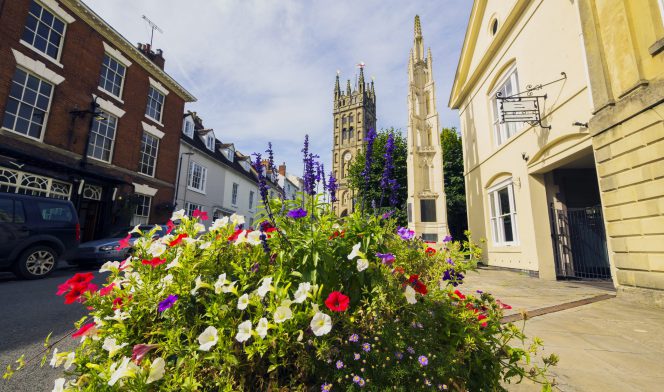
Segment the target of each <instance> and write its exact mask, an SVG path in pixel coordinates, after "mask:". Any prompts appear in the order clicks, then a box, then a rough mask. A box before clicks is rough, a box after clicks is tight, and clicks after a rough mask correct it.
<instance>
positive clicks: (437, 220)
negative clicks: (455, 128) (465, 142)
mask: <svg viewBox="0 0 664 392" xmlns="http://www.w3.org/2000/svg"><path fill="white" fill-rule="evenodd" d="M408 81H409V87H408V158H407V166H408V205H407V208H408V211H407V212H408V228H410V229H411V230H414V231H415V234H416V235H417V236H421V237H422V239H423V240H425V241H436V242H439V241H442V240H443V238H444V237H445V236H446V235H447V234H448V232H449V231H448V228H447V210H446V202H445V185H444V184H443V151H442V148H441V146H440V126H439V124H438V112H437V111H436V93H435V88H434V87H435V85H434V81H433V73H432V60H431V49H429V50H428V51H427V53H426V57H425V54H424V43H423V42H422V27H421V26H420V17H419V16H415V40H414V43H413V49H411V51H410V57H409V59H408Z"/></svg>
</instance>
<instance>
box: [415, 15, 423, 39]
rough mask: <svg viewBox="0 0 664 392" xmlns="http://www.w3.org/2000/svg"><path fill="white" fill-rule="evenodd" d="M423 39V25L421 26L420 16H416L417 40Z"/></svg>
mask: <svg viewBox="0 0 664 392" xmlns="http://www.w3.org/2000/svg"><path fill="white" fill-rule="evenodd" d="M418 37H419V38H422V25H420V16H419V15H415V38H418Z"/></svg>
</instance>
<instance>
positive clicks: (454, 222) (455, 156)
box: [440, 128, 468, 238]
mask: <svg viewBox="0 0 664 392" xmlns="http://www.w3.org/2000/svg"><path fill="white" fill-rule="evenodd" d="M440 143H441V146H442V148H443V174H444V183H445V196H446V198H447V223H448V226H449V228H450V234H452V237H453V238H463V237H464V235H463V233H464V231H465V230H467V229H468V217H467V215H466V187H465V183H464V176H463V146H462V144H461V136H460V135H459V134H458V133H457V130H456V128H443V129H442V131H441V132H440Z"/></svg>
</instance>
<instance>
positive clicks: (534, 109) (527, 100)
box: [498, 96, 540, 123]
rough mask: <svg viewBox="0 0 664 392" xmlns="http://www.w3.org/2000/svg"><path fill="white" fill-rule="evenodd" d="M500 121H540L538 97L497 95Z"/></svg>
mask: <svg viewBox="0 0 664 392" xmlns="http://www.w3.org/2000/svg"><path fill="white" fill-rule="evenodd" d="M498 100H499V102H500V122H501V123H506V122H528V123H530V122H533V123H539V122H540V111H539V97H532V96H531V97H512V98H502V97H498Z"/></svg>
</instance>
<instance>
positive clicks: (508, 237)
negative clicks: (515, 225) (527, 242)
mask: <svg viewBox="0 0 664 392" xmlns="http://www.w3.org/2000/svg"><path fill="white" fill-rule="evenodd" d="M502 220H503V230H504V231H505V242H512V241H514V233H513V232H512V216H511V215H505V216H504V217H503V218H502Z"/></svg>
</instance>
